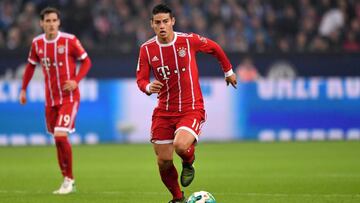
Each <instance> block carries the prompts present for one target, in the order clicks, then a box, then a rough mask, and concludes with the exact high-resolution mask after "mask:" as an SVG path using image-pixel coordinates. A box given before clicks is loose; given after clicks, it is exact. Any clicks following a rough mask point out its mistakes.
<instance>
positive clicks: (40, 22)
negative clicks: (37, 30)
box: [39, 20, 44, 28]
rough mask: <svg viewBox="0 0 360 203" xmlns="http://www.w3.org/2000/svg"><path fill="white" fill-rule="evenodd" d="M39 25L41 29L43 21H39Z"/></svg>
mask: <svg viewBox="0 0 360 203" xmlns="http://www.w3.org/2000/svg"><path fill="white" fill-rule="evenodd" d="M39 24H40V27H41V28H43V26H44V21H43V20H40V21H39Z"/></svg>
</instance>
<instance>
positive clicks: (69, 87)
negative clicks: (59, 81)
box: [62, 80, 78, 92]
mask: <svg viewBox="0 0 360 203" xmlns="http://www.w3.org/2000/svg"><path fill="white" fill-rule="evenodd" d="M77 86H78V84H77V82H76V81H75V80H67V81H65V84H64V85H63V87H62V90H63V91H69V92H72V91H74V90H75V89H76V88H77Z"/></svg>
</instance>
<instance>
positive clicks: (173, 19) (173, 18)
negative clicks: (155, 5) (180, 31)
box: [171, 17, 175, 26]
mask: <svg viewBox="0 0 360 203" xmlns="http://www.w3.org/2000/svg"><path fill="white" fill-rule="evenodd" d="M171 21H172V25H173V26H174V25H175V17H172V19H171Z"/></svg>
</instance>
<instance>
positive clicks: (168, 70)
mask: <svg viewBox="0 0 360 203" xmlns="http://www.w3.org/2000/svg"><path fill="white" fill-rule="evenodd" d="M150 23H151V27H152V28H153V30H154V32H155V34H156V36H155V37H153V38H151V39H150V40H148V41H147V42H145V43H144V44H143V45H142V46H141V48H140V54H139V59H138V65H137V73H136V77H137V84H138V86H139V88H140V90H141V91H143V92H144V93H146V94H147V95H151V94H153V93H157V94H158V105H157V107H156V108H155V109H154V112H153V116H152V126H151V142H152V143H153V146H154V150H155V154H156V156H157V163H158V166H159V171H160V176H161V179H162V181H163V183H164V184H165V186H166V187H167V188H168V189H169V191H170V192H171V194H172V196H173V199H172V200H170V203H177V202H185V197H184V194H183V192H182V191H181V189H180V185H179V183H178V173H177V170H176V168H175V166H174V164H173V153H174V151H175V152H176V154H178V155H179V156H180V157H181V159H182V172H181V177H180V182H181V185H182V186H183V187H187V186H188V185H190V183H191V182H192V181H193V179H194V175H195V169H194V167H193V163H194V160H195V153H194V152H195V147H194V146H195V143H196V142H197V141H198V136H199V134H200V131H201V127H202V125H203V123H204V122H205V117H206V116H205V110H204V102H203V97H202V93H201V89H200V84H199V75H198V68H197V64H196V53H197V52H204V53H208V54H211V55H213V56H214V57H216V59H217V60H218V61H219V63H220V65H221V68H222V70H223V71H224V73H225V81H226V83H227V85H229V84H231V85H232V86H233V87H236V83H237V82H236V75H235V74H234V72H233V70H232V65H231V63H230V62H229V60H228V58H227V56H226V55H225V53H224V51H223V50H222V49H221V47H220V46H219V45H218V44H217V43H215V42H214V41H212V40H210V39H207V38H205V37H202V36H199V35H197V34H186V33H180V32H174V30H173V26H174V24H175V18H174V16H173V14H172V11H171V9H170V8H169V7H168V6H167V5H164V4H159V5H157V6H155V7H154V8H153V11H152V18H151V21H150ZM151 72H152V73H153V75H154V77H155V80H153V81H152V82H150V73H151Z"/></svg>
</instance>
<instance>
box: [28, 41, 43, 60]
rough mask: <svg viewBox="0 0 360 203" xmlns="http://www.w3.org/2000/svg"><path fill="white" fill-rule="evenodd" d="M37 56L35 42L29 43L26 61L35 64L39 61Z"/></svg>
mask: <svg viewBox="0 0 360 203" xmlns="http://www.w3.org/2000/svg"><path fill="white" fill-rule="evenodd" d="M39 61H40V60H39V57H38V55H37V54H36V42H33V43H31V48H30V52H29V56H28V62H29V63H31V64H32V65H36V64H37V63H39Z"/></svg>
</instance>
